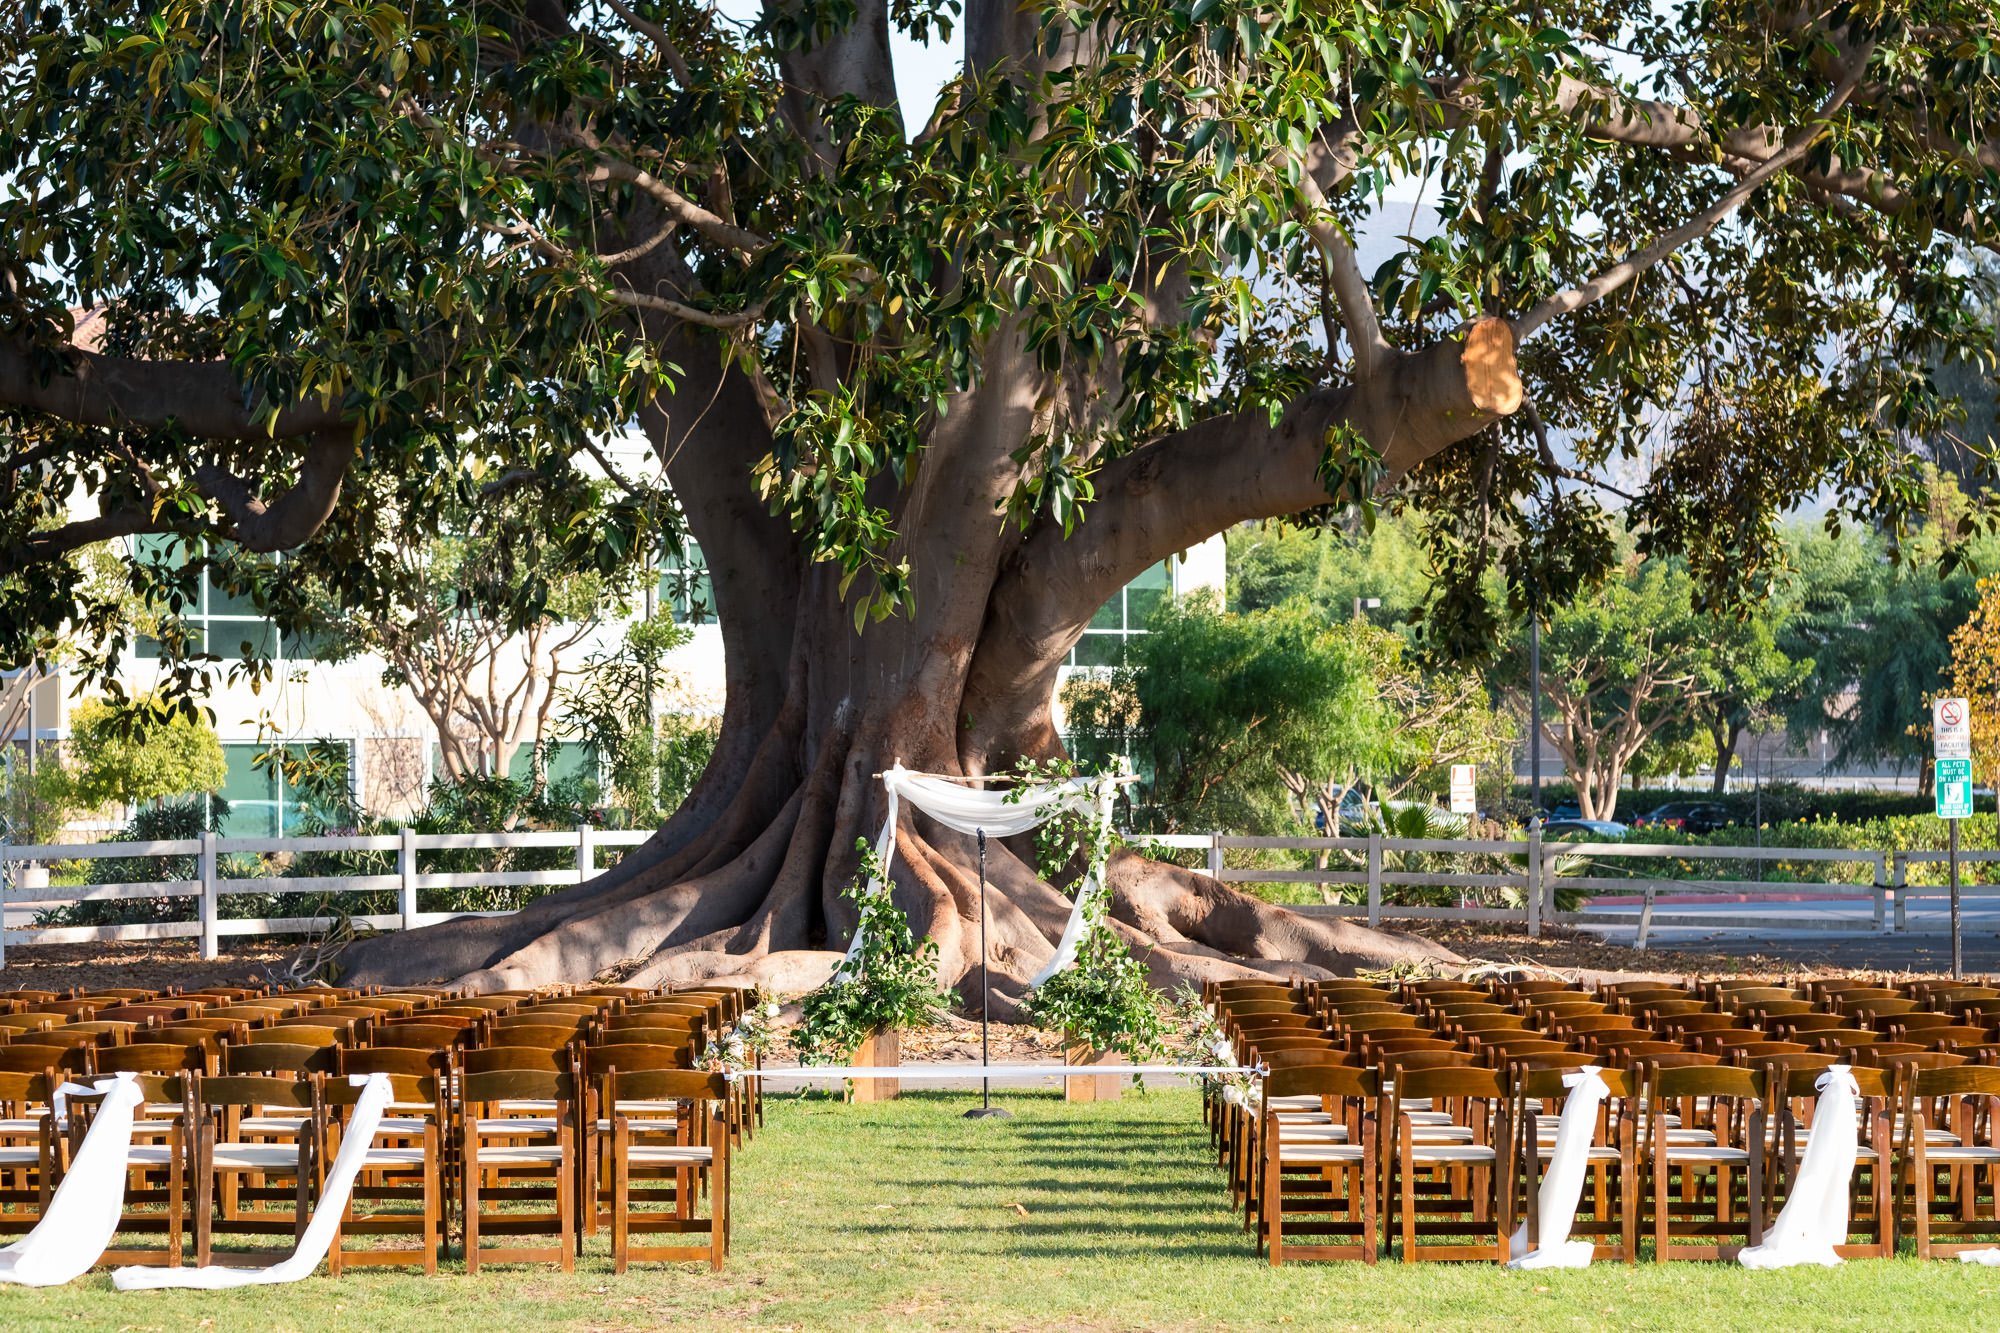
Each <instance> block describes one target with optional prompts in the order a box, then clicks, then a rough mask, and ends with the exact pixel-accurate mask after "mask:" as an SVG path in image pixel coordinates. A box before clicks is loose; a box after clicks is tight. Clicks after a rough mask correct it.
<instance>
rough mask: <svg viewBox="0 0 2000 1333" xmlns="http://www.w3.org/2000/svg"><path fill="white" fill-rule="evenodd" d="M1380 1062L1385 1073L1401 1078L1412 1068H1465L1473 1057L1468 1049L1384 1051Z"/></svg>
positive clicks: (1470, 1063)
mask: <svg viewBox="0 0 2000 1333" xmlns="http://www.w3.org/2000/svg"><path fill="white" fill-rule="evenodd" d="M1380 1063H1381V1065H1382V1071H1383V1073H1384V1074H1385V1075H1387V1076H1388V1077H1390V1078H1401V1077H1402V1076H1403V1074H1405V1073H1406V1072H1410V1071H1414V1070H1432V1069H1465V1068H1468V1067H1470V1066H1471V1065H1472V1063H1473V1059H1472V1053H1471V1052H1469V1051H1385V1052H1383V1054H1382V1059H1381V1062H1380Z"/></svg>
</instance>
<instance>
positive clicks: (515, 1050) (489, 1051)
mask: <svg viewBox="0 0 2000 1333" xmlns="http://www.w3.org/2000/svg"><path fill="white" fill-rule="evenodd" d="M570 1064H571V1061H570V1056H569V1052H568V1050H566V1049H560V1048H558V1049H550V1048H549V1047H546V1046H474V1047H470V1048H467V1049H464V1050H461V1051H459V1052H458V1067H459V1068H460V1069H463V1070H464V1071H465V1072H466V1074H467V1075H468V1076H470V1075H472V1074H476V1073H477V1074H485V1073H494V1072H497V1071H500V1070H531V1071H535V1072H539V1073H551V1074H553V1073H566V1072H568V1070H569V1068H570Z"/></svg>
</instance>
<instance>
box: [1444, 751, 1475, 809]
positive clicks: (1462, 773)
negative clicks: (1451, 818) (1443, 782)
mask: <svg viewBox="0 0 2000 1333" xmlns="http://www.w3.org/2000/svg"><path fill="white" fill-rule="evenodd" d="M1477 772H1478V770H1477V769H1476V768H1475V767H1474V766H1473V765H1471V764H1453V765H1452V766H1451V812H1452V813H1453V814H1455V815H1470V814H1477V813H1478V811H1479V790H1478V783H1477V782H1476V781H1475V779H1474V774H1475V773H1477Z"/></svg>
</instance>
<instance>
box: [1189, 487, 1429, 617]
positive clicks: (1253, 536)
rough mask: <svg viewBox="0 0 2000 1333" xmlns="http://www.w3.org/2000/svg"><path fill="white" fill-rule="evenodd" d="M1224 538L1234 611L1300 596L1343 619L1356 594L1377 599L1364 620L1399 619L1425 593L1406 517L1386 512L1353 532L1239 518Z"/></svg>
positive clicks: (1421, 559)
mask: <svg viewBox="0 0 2000 1333" xmlns="http://www.w3.org/2000/svg"><path fill="white" fill-rule="evenodd" d="M1227 540H1228V543H1229V581H1228V594H1229V606H1230V609H1231V610H1233V611H1259V610H1263V609H1266V608H1268V607H1274V606H1281V605H1283V604H1284V603H1286V602H1290V601H1303V602H1305V603H1308V604H1309V605H1312V606H1316V607H1319V608H1320V610H1321V611H1322V613H1323V614H1325V615H1326V616H1327V617H1328V618H1329V619H1346V618H1347V617H1348V616H1350V615H1352V614H1353V609H1354V602H1355V599H1356V598H1364V599H1367V598H1373V599H1375V600H1378V601H1380V602H1381V603H1382V605H1381V607H1380V608H1378V609H1376V610H1373V611H1370V612H1369V613H1368V619H1369V620H1370V621H1372V622H1373V623H1375V624H1381V625H1399V626H1400V625H1403V624H1405V623H1406V622H1407V621H1408V620H1409V619H1410V616H1411V614H1412V613H1413V612H1414V611H1416V610H1417V608H1419V607H1421V606H1422V605H1423V604H1424V601H1425V600H1426V599H1427V598H1428V597H1429V596H1430V591H1431V578H1430V574H1429V571H1428V570H1427V568H1426V563H1427V556H1426V553H1425V551H1424V546H1423V534H1422V532H1421V531H1419V530H1418V529H1417V525H1416V524H1415V523H1414V522H1412V521H1410V520H1409V519H1408V518H1407V517H1405V516H1391V515H1386V514H1385V515H1383V516H1382V517H1381V518H1380V519H1378V520H1377V522H1376V523H1375V525H1374V526H1373V527H1372V528H1367V529H1363V530H1361V531H1359V532H1354V533H1349V532H1345V531H1342V530H1340V529H1338V528H1299V527H1293V526H1290V525H1286V524H1278V523H1259V524H1244V525H1243V526H1240V527H1235V528H1231V529H1230V530H1229V532H1228V534H1227Z"/></svg>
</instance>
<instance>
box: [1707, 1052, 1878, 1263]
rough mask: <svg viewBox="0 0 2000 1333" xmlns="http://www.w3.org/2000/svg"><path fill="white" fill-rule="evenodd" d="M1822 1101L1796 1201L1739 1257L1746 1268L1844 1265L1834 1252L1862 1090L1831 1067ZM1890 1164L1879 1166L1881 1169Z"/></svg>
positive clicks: (1842, 1234)
mask: <svg viewBox="0 0 2000 1333" xmlns="http://www.w3.org/2000/svg"><path fill="white" fill-rule="evenodd" d="M1813 1086H1814V1087H1816V1088H1817V1089H1818V1090H1819V1101H1818V1102H1817V1103H1816V1104H1815V1105H1814V1107H1813V1122H1812V1132H1811V1133H1810V1134H1808V1135H1807V1136H1806V1150H1805V1152H1804V1153H1803V1154H1802V1155H1801V1156H1800V1158H1799V1173H1798V1176H1797V1178H1796V1179H1794V1180H1793V1182H1792V1196H1791V1197H1790V1198H1789V1199H1786V1200H1785V1206H1784V1208H1783V1209H1782V1210H1780V1211H1779V1213H1778V1219H1777V1221H1775V1222H1773V1223H1771V1229H1770V1230H1769V1231H1767V1232H1765V1233H1764V1243H1763V1244H1762V1245H1753V1246H1751V1247H1749V1248H1748V1249H1746V1250H1743V1251H1742V1252H1741V1253H1739V1254H1738V1255H1737V1256H1736V1262H1738V1263H1740V1264H1742V1265H1743V1266H1744V1267H1745V1268H1790V1267H1791V1266H1793V1265H1794V1264H1821V1265H1823V1266H1825V1267H1828V1268H1831V1267H1832V1266H1833V1265H1835V1264H1837V1263H1839V1262H1840V1256H1839V1255H1838V1254H1835V1253H1834V1249H1833V1247H1834V1246H1836V1245H1840V1244H1844V1243H1845V1242H1846V1240H1847V1208H1848V1191H1849V1187H1850V1186H1851V1185H1852V1183H1853V1180H1854V1161H1855V1157H1856V1156H1857V1152H1856V1149H1857V1148H1858V1146H1859V1126H1858V1122H1857V1119H1856V1114H1855V1108H1854V1099H1855V1098H1856V1097H1857V1096H1859V1095H1860V1092H1861V1089H1860V1086H1859V1085H1857V1084H1856V1083H1855V1081H1854V1074H1853V1072H1852V1071H1851V1070H1849V1068H1848V1067H1847V1066H1846V1065H1832V1066H1829V1067H1828V1069H1827V1071H1826V1072H1825V1073H1824V1074H1821V1075H1820V1076H1819V1081H1818V1082H1817V1083H1815V1084H1814V1085H1813ZM1887 1166H1888V1163H1886V1162H1883V1163H1878V1164H1877V1165H1876V1170H1878V1171H1879V1170H1883V1169H1885V1168H1886V1167H1887Z"/></svg>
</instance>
